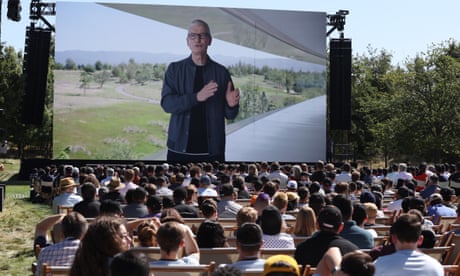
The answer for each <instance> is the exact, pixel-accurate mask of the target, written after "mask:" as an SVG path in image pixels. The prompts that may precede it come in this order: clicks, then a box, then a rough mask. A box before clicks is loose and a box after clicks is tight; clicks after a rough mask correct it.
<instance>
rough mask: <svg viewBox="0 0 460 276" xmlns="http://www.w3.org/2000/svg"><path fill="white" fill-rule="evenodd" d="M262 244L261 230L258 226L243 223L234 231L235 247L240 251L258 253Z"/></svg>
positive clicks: (251, 223)
mask: <svg viewBox="0 0 460 276" xmlns="http://www.w3.org/2000/svg"><path fill="white" fill-rule="evenodd" d="M262 244H263V240H262V229H261V228H260V226H259V225H258V224H256V223H253V222H245V223H243V224H242V225H240V227H238V230H236V247H237V248H238V249H240V250H241V251H244V252H247V253H250V252H254V253H256V252H259V250H260V248H261V247H262Z"/></svg>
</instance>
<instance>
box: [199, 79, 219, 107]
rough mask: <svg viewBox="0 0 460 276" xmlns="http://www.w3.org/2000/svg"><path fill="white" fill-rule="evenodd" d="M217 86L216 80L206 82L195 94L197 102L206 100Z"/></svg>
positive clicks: (212, 94) (214, 91)
mask: <svg viewBox="0 0 460 276" xmlns="http://www.w3.org/2000/svg"><path fill="white" fill-rule="evenodd" d="M217 88H218V85H217V82H215V81H213V80H212V81H210V82H209V83H208V84H206V85H205V86H203V88H202V89H201V90H200V91H199V92H198V93H197V94H196V99H197V100H198V101H199V102H204V101H206V100H207V99H208V98H210V97H212V96H214V94H216V91H217Z"/></svg>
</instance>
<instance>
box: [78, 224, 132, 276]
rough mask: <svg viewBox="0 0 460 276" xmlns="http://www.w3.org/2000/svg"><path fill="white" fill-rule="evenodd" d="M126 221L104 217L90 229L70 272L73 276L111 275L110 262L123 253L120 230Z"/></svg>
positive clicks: (82, 241)
mask: <svg viewBox="0 0 460 276" xmlns="http://www.w3.org/2000/svg"><path fill="white" fill-rule="evenodd" d="M122 224H124V221H123V220H122V219H121V218H118V217H109V216H103V217H100V218H98V219H97V220H96V221H94V222H93V223H92V224H90V226H89V227H88V231H87V232H86V234H85V236H84V237H83V239H82V240H81V242H80V247H79V248H78V250H77V252H76V254H75V260H74V262H73V264H72V268H71V270H70V275H71V276H88V275H109V260H110V258H112V257H113V256H114V255H115V254H117V253H120V252H122V251H123V247H122V238H121V237H120V236H119V234H118V229H119V228H120V226H121V225H122Z"/></svg>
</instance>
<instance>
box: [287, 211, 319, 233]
mask: <svg viewBox="0 0 460 276" xmlns="http://www.w3.org/2000/svg"><path fill="white" fill-rule="evenodd" d="M314 232H316V214H315V211H314V210H313V209H312V208H311V207H309V206H306V205H305V206H302V208H300V210H299V212H298V213H297V216H296V221H295V225H294V230H293V231H292V233H293V234H294V235H296V236H311V235H313V233H314Z"/></svg>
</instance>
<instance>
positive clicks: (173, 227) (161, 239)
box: [157, 221, 184, 254]
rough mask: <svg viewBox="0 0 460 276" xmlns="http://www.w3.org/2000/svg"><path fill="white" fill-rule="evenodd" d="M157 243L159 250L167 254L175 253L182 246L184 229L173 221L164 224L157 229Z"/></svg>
mask: <svg viewBox="0 0 460 276" xmlns="http://www.w3.org/2000/svg"><path fill="white" fill-rule="evenodd" d="M157 241H158V245H159V246H160V250H163V251H165V252H166V253H167V254H170V252H176V251H178V250H179V247H181V246H183V244H184V228H183V227H182V225H180V224H179V223H177V222H175V221H168V222H165V223H163V224H162V225H161V226H160V228H158V231H157Z"/></svg>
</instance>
